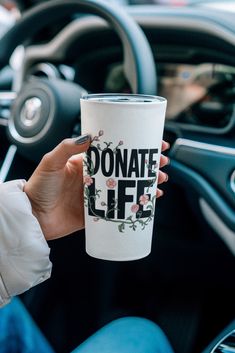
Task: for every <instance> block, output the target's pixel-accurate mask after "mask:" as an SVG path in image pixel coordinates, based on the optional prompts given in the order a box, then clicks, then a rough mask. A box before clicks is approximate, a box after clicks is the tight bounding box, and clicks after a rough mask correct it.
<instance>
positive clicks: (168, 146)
mask: <svg viewBox="0 0 235 353" xmlns="http://www.w3.org/2000/svg"><path fill="white" fill-rule="evenodd" d="M166 143H167V149H168V150H169V148H170V147H171V145H170V144H169V142H166Z"/></svg>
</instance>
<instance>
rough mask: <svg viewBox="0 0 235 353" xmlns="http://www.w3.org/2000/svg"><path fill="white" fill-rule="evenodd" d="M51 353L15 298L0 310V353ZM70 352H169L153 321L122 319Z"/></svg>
mask: <svg viewBox="0 0 235 353" xmlns="http://www.w3.org/2000/svg"><path fill="white" fill-rule="evenodd" d="M35 352H36V353H55V352H54V350H53V348H52V347H51V346H50V344H49V343H48V342H47V340H46V339H45V337H44V336H43V334H42V333H41V332H40V330H39V329H38V327H37V326H36V325H35V323H34V322H33V320H32V318H31V317H30V315H29V313H28V312H27V310H26V309H25V307H24V306H23V304H22V303H21V302H20V300H19V299H18V298H15V299H13V300H12V302H11V303H10V304H8V305H7V306H6V307H4V308H2V309H0V353H35ZM73 353H173V350H172V348H171V346H170V344H169V342H168V341H167V338H166V337H165V335H164V333H163V332H162V331H161V329H160V328H159V327H158V326H156V325H155V324H154V323H153V322H151V321H149V320H146V319H142V318H137V317H125V318H122V319H118V320H115V321H113V322H111V323H110V324H108V325H106V326H104V327H103V328H102V329H100V330H99V331H97V332H96V333H95V334H94V335H92V336H91V337H90V338H88V339H87V340H86V341H85V342H83V343H82V344H81V345H80V346H78V347H77V348H76V349H75V350H74V351H73Z"/></svg>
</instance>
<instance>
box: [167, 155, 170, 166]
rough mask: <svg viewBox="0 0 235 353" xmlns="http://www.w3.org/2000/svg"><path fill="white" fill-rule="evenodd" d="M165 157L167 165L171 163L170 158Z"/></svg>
mask: <svg viewBox="0 0 235 353" xmlns="http://www.w3.org/2000/svg"><path fill="white" fill-rule="evenodd" d="M167 158H168V160H167V165H169V164H171V160H170V158H169V157H167Z"/></svg>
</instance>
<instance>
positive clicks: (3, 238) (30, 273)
mask: <svg viewBox="0 0 235 353" xmlns="http://www.w3.org/2000/svg"><path fill="white" fill-rule="evenodd" d="M24 184H25V181H24V180H15V181H10V182H6V183H3V184H1V185H0V306H2V305H5V304H6V303H7V302H8V301H9V300H10V298H11V297H12V296H14V295H17V294H21V293H23V292H25V291H26V290H28V289H29V288H31V287H33V286H35V285H36V284H39V283H41V282H43V281H44V280H46V279H47V278H49V277H50V275H51V268H52V264H51V262H50V260H49V254H50V249H49V247H48V245H47V242H46V240H45V237H44V235H43V233H42V230H41V227H40V225H39V222H38V221H37V219H36V217H35V216H34V215H33V213H32V207H31V203H30V201H29V199H28V197H27V195H26V194H25V192H23V187H24Z"/></svg>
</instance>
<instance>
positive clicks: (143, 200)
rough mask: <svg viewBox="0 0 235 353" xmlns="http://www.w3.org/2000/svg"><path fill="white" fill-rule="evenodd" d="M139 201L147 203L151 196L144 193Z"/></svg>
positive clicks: (143, 203) (141, 203)
mask: <svg viewBox="0 0 235 353" xmlns="http://www.w3.org/2000/svg"><path fill="white" fill-rule="evenodd" d="M139 202H140V205H143V206H145V205H147V203H148V202H149V196H148V195H146V194H144V195H141V196H140V198H139Z"/></svg>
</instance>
